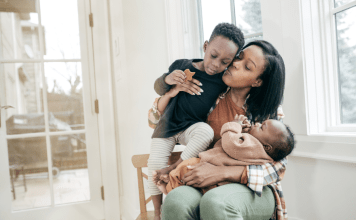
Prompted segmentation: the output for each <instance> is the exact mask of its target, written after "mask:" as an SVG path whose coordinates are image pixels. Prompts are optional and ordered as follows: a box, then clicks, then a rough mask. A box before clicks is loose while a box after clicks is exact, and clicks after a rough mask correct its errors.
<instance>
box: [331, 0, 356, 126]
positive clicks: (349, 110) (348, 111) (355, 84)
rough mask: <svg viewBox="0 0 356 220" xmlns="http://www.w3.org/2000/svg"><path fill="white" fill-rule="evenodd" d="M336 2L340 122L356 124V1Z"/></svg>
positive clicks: (334, 10) (341, 0)
mask: <svg viewBox="0 0 356 220" xmlns="http://www.w3.org/2000/svg"><path fill="white" fill-rule="evenodd" d="M347 3H348V4H347ZM334 4H335V8H334V9H333V12H332V13H333V16H334V19H335V32H336V33H335V35H336V46H337V51H336V55H337V62H338V68H337V73H338V89H339V91H338V92H339V117H340V120H339V123H340V124H356V114H355V113H356V37H355V36H356V23H355V14H356V1H350V0H335V2H334Z"/></svg>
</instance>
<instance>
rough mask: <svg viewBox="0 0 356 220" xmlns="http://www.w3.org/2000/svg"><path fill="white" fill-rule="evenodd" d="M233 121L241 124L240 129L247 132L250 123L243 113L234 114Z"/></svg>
mask: <svg viewBox="0 0 356 220" xmlns="http://www.w3.org/2000/svg"><path fill="white" fill-rule="evenodd" d="M233 122H237V123H239V124H240V125H241V127H242V131H243V132H247V131H248V130H249V129H250V128H251V123H250V121H249V120H248V119H247V117H246V116H244V115H236V116H235V119H234V120H233Z"/></svg>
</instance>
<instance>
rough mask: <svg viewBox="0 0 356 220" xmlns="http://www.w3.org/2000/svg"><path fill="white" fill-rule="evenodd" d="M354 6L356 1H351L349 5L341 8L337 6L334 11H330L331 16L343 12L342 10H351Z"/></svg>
mask: <svg viewBox="0 0 356 220" xmlns="http://www.w3.org/2000/svg"><path fill="white" fill-rule="evenodd" d="M354 6H356V1H352V2H349V3H347V4H345V5H342V6H339V7H337V8H334V9H332V10H331V13H332V14H336V13H338V12H341V11H344V10H346V9H349V8H352V7H354Z"/></svg>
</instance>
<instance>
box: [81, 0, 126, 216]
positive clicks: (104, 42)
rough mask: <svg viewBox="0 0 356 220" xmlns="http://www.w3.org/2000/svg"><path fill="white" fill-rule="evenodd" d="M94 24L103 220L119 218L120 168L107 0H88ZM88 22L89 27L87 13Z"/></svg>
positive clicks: (88, 34) (92, 29)
mask: <svg viewBox="0 0 356 220" xmlns="http://www.w3.org/2000/svg"><path fill="white" fill-rule="evenodd" d="M90 2H91V12H92V13H93V27H92V28H91V29H90V28H89V29H88V30H89V31H91V32H92V33H87V36H92V37H93V41H92V42H93V45H92V47H93V51H94V54H93V56H94V57H93V59H94V61H95V66H94V70H95V76H96V77H95V85H96V97H97V99H98V100H99V114H98V125H99V139H100V152H101V153H100V154H101V168H102V181H103V185H104V191H105V201H104V206H105V207H104V208H105V219H106V220H118V219H120V203H119V169H118V153H117V140H116V132H115V131H116V130H115V129H116V122H115V119H116V117H115V112H114V94H113V91H114V88H113V78H112V70H111V42H110V39H111V38H110V26H109V24H110V22H109V8H108V0H107V1H103V0H90ZM86 17H87V19H88V20H87V24H88V27H89V15H88V16H86Z"/></svg>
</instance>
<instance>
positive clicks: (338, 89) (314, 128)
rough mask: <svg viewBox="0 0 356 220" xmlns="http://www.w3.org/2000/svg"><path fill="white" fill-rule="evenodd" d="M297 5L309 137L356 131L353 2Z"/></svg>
mask: <svg viewBox="0 0 356 220" xmlns="http://www.w3.org/2000/svg"><path fill="white" fill-rule="evenodd" d="M301 3H302V4H301V6H302V29H303V41H304V42H303V44H304V47H303V48H304V67H305V72H304V73H305V75H304V76H305V79H306V100H307V103H306V104H307V113H308V124H309V134H321V133H324V132H328V133H329V134H331V133H333V132H338V133H337V134H340V132H356V114H355V113H356V37H355V36H356V23H355V14H356V0H328V1H325V0H319V1H308V0H301ZM330 132H331V133H330ZM350 134H351V133H350ZM352 134H354V133H352Z"/></svg>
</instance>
